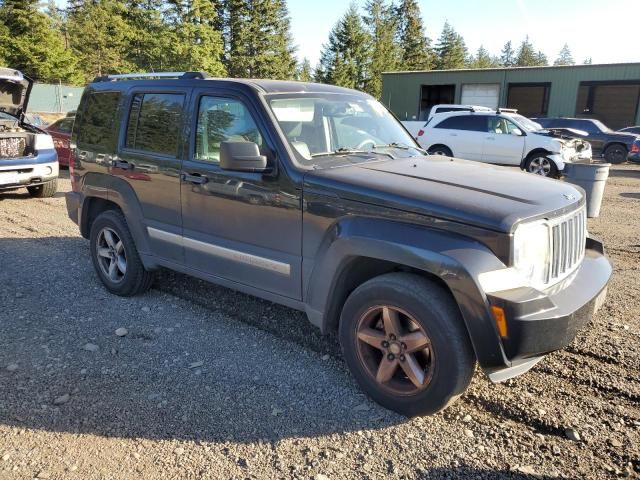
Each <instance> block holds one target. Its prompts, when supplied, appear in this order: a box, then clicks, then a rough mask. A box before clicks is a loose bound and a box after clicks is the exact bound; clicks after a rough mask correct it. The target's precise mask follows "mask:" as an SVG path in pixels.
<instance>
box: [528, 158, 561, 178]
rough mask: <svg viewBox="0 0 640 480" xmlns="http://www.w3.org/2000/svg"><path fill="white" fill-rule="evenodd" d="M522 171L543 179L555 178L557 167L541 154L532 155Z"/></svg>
mask: <svg viewBox="0 0 640 480" xmlns="http://www.w3.org/2000/svg"><path fill="white" fill-rule="evenodd" d="M524 169H525V170H526V171H527V172H529V173H535V174H536V175H542V176H543V177H551V178H556V177H557V176H558V167H556V164H555V162H554V161H553V160H551V159H550V158H549V157H547V156H545V155H543V154H537V155H532V156H531V157H529V158H528V159H527V161H526V162H525V165H524Z"/></svg>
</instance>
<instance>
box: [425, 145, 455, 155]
mask: <svg viewBox="0 0 640 480" xmlns="http://www.w3.org/2000/svg"><path fill="white" fill-rule="evenodd" d="M438 147H440V148H446V149H447V150H449V151H450V152H451V155H452V156H455V154H454V153H453V149H452V148H451V147H450V146H448V145H446V144H444V143H434V144H433V145H431V146H430V147H429V148H427V152H429V153H431V151H432V150H435V149H436V148H438Z"/></svg>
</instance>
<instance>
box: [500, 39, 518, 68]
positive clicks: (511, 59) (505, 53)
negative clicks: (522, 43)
mask: <svg viewBox="0 0 640 480" xmlns="http://www.w3.org/2000/svg"><path fill="white" fill-rule="evenodd" d="M516 63H517V61H516V52H515V51H514V50H513V47H512V45H511V40H509V41H508V42H507V43H505V44H504V47H502V53H501V54H500V65H502V66H503V67H514V66H515V65H516Z"/></svg>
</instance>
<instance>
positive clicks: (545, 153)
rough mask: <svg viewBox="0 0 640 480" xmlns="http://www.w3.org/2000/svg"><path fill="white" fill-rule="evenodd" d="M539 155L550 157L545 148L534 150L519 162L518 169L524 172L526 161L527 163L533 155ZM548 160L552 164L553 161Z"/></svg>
mask: <svg viewBox="0 0 640 480" xmlns="http://www.w3.org/2000/svg"><path fill="white" fill-rule="evenodd" d="M540 154H543V155H544V156H548V155H551V152H550V151H549V150H547V149H546V148H534V149H533V150H531V151H530V152H529V153H527V155H525V157H524V158H523V159H522V161H521V162H520V168H521V169H522V170H525V167H526V164H527V161H529V159H530V158H533V156H534V155H540ZM550 160H551V161H552V162H553V159H550ZM553 163H555V162H553ZM556 167H557V165H556Z"/></svg>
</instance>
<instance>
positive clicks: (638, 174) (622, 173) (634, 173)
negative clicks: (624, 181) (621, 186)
mask: <svg viewBox="0 0 640 480" xmlns="http://www.w3.org/2000/svg"><path fill="white" fill-rule="evenodd" d="M638 167H640V165H638ZM609 176H610V177H629V178H640V168H638V170H628V169H626V168H625V169H613V168H612V169H610V170H609Z"/></svg>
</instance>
